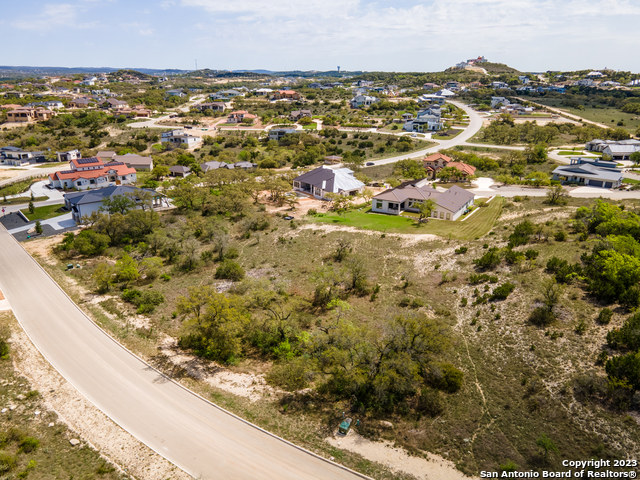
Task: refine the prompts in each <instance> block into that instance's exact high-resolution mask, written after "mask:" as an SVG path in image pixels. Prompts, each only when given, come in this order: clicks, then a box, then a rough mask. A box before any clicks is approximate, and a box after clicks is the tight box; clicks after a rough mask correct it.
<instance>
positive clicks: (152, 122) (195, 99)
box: [129, 95, 205, 129]
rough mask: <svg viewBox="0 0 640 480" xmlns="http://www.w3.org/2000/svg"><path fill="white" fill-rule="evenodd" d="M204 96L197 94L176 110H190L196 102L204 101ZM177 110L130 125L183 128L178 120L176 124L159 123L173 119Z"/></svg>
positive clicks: (130, 125) (136, 126)
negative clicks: (172, 116)
mask: <svg viewBox="0 0 640 480" xmlns="http://www.w3.org/2000/svg"><path fill="white" fill-rule="evenodd" d="M204 97H205V96H204V95H196V96H194V97H193V98H191V100H189V101H188V102H187V103H185V104H184V105H182V106H180V107H178V108H176V109H175V112H188V111H189V109H190V108H191V107H192V106H193V105H195V104H196V103H202V101H203V100H204ZM175 112H173V111H172V113H169V114H167V115H163V116H162V117H158V118H149V119H147V120H142V121H140V122H134V123H130V124H129V127H131V128H165V129H169V128H183V127H184V125H183V124H181V123H177V122H176V125H175V126H171V125H159V124H158V122H162V121H167V120H171V115H175V114H176V113H175Z"/></svg>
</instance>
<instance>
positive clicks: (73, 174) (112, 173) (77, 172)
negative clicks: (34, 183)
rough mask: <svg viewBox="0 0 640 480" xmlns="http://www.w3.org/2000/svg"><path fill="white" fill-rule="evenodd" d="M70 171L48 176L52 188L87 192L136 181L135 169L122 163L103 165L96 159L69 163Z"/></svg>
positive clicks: (83, 159) (80, 159) (84, 159)
mask: <svg viewBox="0 0 640 480" xmlns="http://www.w3.org/2000/svg"><path fill="white" fill-rule="evenodd" d="M69 167H70V170H65V171H61V172H54V173H51V174H50V175H49V185H51V187H53V188H62V189H72V188H74V189H76V190H87V189H93V188H101V187H107V186H109V185H126V184H129V183H134V182H135V181H136V180H137V176H136V170H135V168H131V167H128V166H126V165H125V164H124V163H122V162H110V163H104V162H103V161H102V160H100V159H99V158H96V157H91V158H79V159H76V160H71V161H70V162H69Z"/></svg>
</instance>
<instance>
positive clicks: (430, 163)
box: [422, 153, 476, 179]
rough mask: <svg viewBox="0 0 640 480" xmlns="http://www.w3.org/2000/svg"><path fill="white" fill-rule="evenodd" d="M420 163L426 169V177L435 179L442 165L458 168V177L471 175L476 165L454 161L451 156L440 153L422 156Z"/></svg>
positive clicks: (463, 177)
mask: <svg viewBox="0 0 640 480" xmlns="http://www.w3.org/2000/svg"><path fill="white" fill-rule="evenodd" d="M422 164H423V165H424V168H425V170H426V171H427V178H429V179H435V178H436V177H437V175H438V172H439V171H440V170H441V169H443V168H444V167H453V168H455V169H456V170H458V172H460V174H459V177H458V178H460V179H465V178H468V177H472V176H473V175H475V173H476V167H474V166H473V165H468V164H466V163H463V162H455V161H453V159H452V158H451V157H448V156H447V155H444V154H442V153H432V154H431V155H429V156H427V157H425V158H424V160H423V161H422Z"/></svg>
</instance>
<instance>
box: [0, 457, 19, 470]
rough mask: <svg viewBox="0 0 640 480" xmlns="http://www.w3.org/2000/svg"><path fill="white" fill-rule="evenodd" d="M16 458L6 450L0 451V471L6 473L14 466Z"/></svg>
mask: <svg viewBox="0 0 640 480" xmlns="http://www.w3.org/2000/svg"><path fill="white" fill-rule="evenodd" d="M16 462H17V458H16V457H15V455H11V454H9V453H7V452H0V473H8V472H10V471H11V470H13V468H14V467H15V466H16Z"/></svg>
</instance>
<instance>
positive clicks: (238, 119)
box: [227, 110, 257, 123]
mask: <svg viewBox="0 0 640 480" xmlns="http://www.w3.org/2000/svg"><path fill="white" fill-rule="evenodd" d="M256 118H257V116H256V115H254V114H252V113H248V112H247V111H246V110H236V111H235V112H231V113H230V114H229V117H228V118H227V123H242V122H243V121H244V120H251V121H253V120H255V119H256Z"/></svg>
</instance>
